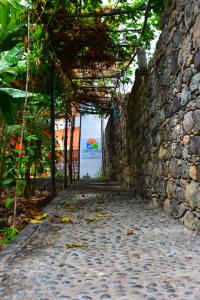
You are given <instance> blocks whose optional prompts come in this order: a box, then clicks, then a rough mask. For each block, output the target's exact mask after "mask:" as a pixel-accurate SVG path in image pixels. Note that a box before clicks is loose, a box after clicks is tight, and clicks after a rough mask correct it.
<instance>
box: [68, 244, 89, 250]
mask: <svg viewBox="0 0 200 300" xmlns="http://www.w3.org/2000/svg"><path fill="white" fill-rule="evenodd" d="M87 247H88V244H82V243H79V242H72V243H68V244H66V245H65V248H67V249H69V248H87Z"/></svg>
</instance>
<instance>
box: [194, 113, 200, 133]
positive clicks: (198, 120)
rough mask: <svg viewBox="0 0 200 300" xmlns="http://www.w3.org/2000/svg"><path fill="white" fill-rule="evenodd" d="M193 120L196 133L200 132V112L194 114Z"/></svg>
mask: <svg viewBox="0 0 200 300" xmlns="http://www.w3.org/2000/svg"><path fill="white" fill-rule="evenodd" d="M193 120H194V131H196V132H199V131H200V110H196V111H194V113H193Z"/></svg>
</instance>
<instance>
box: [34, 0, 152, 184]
mask: <svg viewBox="0 0 200 300" xmlns="http://www.w3.org/2000/svg"><path fill="white" fill-rule="evenodd" d="M67 2H68V4H70V3H71V4H70V5H68V6H67V5H66V2H65V1H59V0H58V1H57V3H56V5H55V4H54V7H53V9H52V8H51V7H50V8H48V9H47V8H46V7H45V5H42V4H40V3H38V4H37V6H36V9H35V15H36V20H37V22H40V23H41V24H42V26H43V29H44V30H45V32H46V37H45V38H46V40H47V45H48V47H49V48H50V49H51V51H52V97H51V152H52V158H51V161H52V164H51V173H52V187H53V190H54V187H55V131H54V123H55V99H56V94H55V90H56V82H55V79H56V74H57V76H59V79H60V80H61V81H62V82H63V83H64V84H66V86H67V88H66V94H65V98H66V102H68V103H70V105H71V104H72V105H73V106H74V107H75V108H76V110H77V111H78V112H80V114H81V113H85V112H86V113H90V114H101V115H104V114H106V115H108V114H109V113H110V111H111V107H112V102H113V99H114V97H115V95H116V91H117V89H118V88H119V86H120V83H121V82H123V80H124V78H125V76H126V72H127V70H128V69H129V67H130V65H131V64H132V62H133V61H134V59H135V57H136V54H137V49H138V47H140V46H142V45H143V43H144V40H145V39H146V40H148V37H147V33H146V32H147V29H149V28H150V27H149V26H150V25H149V24H148V20H149V18H150V17H151V10H152V3H151V2H152V1H151V0H149V1H147V0H143V1H136V2H135V4H134V5H133V4H132V5H127V7H126V8H124V6H123V5H120V3H121V2H123V1H116V5H115V7H109V8H108V7H107V6H105V7H102V9H93V10H91V9H86V8H85V7H84V5H83V3H82V2H84V1H83V0H70V1H67ZM46 3H48V2H46ZM149 39H151V38H149ZM69 85H70V93H69ZM67 117H68V112H67V108H65V119H66V121H67ZM72 126H73V122H72ZM66 134H67V133H66ZM66 153H67V141H66V138H65V161H66V160H67V154H66ZM70 164H72V153H71V155H70ZM65 179H66V180H67V170H66V163H65Z"/></svg>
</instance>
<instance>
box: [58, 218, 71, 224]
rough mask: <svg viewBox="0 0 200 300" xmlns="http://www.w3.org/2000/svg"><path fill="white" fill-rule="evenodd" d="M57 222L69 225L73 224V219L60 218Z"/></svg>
mask: <svg viewBox="0 0 200 300" xmlns="http://www.w3.org/2000/svg"><path fill="white" fill-rule="evenodd" d="M59 222H60V223H70V222H73V219H72V218H70V217H61V218H60V219H59Z"/></svg>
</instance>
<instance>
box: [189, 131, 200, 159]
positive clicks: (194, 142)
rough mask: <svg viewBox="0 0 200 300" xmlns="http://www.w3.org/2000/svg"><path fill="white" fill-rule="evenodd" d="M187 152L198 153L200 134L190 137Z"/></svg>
mask: <svg viewBox="0 0 200 300" xmlns="http://www.w3.org/2000/svg"><path fill="white" fill-rule="evenodd" d="M188 153H189V154H190V155H200V136H193V137H191V141H190V144H189V146H188Z"/></svg>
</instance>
